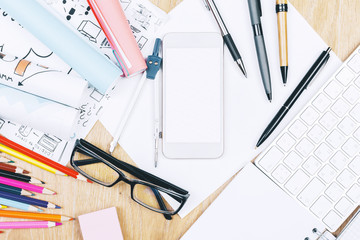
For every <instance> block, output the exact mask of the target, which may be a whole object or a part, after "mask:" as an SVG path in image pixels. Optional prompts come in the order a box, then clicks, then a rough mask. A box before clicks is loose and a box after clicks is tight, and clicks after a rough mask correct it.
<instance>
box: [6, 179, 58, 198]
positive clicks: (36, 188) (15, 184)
mask: <svg viewBox="0 0 360 240" xmlns="http://www.w3.org/2000/svg"><path fill="white" fill-rule="evenodd" d="M0 183H2V184H5V185H9V186H13V187H17V188H22V189H25V190H28V191H31V192H37V193H43V194H50V195H55V194H56V193H55V192H53V191H51V190H49V189H47V188H44V187H40V186H35V185H32V184H30V183H24V182H20V181H17V180H13V179H9V178H4V177H0ZM5 205H6V204H5Z"/></svg>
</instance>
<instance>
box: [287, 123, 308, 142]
mask: <svg viewBox="0 0 360 240" xmlns="http://www.w3.org/2000/svg"><path fill="white" fill-rule="evenodd" d="M306 131H307V127H306V126H305V124H303V123H302V122H301V121H300V120H296V121H295V122H294V123H293V124H292V125H291V127H289V132H290V133H291V134H292V135H293V136H294V137H296V138H300V137H301V136H302V135H304V133H305V132H306Z"/></svg>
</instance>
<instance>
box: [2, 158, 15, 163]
mask: <svg viewBox="0 0 360 240" xmlns="http://www.w3.org/2000/svg"><path fill="white" fill-rule="evenodd" d="M0 163H14V161H13V160H10V159H7V158H4V157H0Z"/></svg>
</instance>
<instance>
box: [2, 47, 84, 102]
mask: <svg viewBox="0 0 360 240" xmlns="http://www.w3.org/2000/svg"><path fill="white" fill-rule="evenodd" d="M0 84H4V85H7V86H10V87H13V88H16V89H18V90H21V91H24V92H27V93H31V94H34V95H37V96H39V97H43V98H46V99H49V100H51V101H55V102H58V103H62V104H65V105H67V106H70V107H73V108H78V107H80V104H81V100H82V99H83V97H84V95H85V92H86V89H87V87H88V84H87V82H86V81H85V80H84V79H82V78H80V77H76V76H73V75H68V74H66V73H63V72H61V71H58V70H54V69H49V68H48V67H45V66H43V65H40V64H36V63H33V62H30V61H28V60H26V59H19V58H18V57H15V56H12V55H8V54H3V53H0Z"/></svg>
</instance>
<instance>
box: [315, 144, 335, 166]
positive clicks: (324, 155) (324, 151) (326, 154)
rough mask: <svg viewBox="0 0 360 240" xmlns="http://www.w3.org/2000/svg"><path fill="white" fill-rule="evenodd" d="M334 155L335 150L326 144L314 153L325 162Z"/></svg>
mask: <svg viewBox="0 0 360 240" xmlns="http://www.w3.org/2000/svg"><path fill="white" fill-rule="evenodd" d="M332 153H333V150H332V149H331V148H330V147H328V145H326V144H325V143H322V144H320V146H319V147H318V148H317V149H316V150H315V151H314V154H315V156H316V157H318V158H319V159H320V160H321V161H323V162H325V161H327V160H328V159H329V158H330V156H331V154H332Z"/></svg>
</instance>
